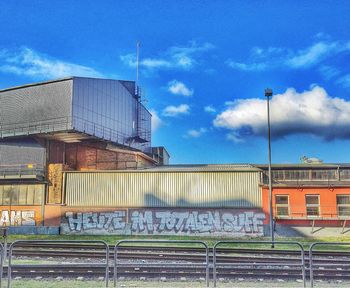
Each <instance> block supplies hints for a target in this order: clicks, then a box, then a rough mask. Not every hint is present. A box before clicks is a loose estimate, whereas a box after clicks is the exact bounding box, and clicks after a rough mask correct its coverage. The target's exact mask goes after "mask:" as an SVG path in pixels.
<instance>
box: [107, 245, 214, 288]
mask: <svg viewBox="0 0 350 288" xmlns="http://www.w3.org/2000/svg"><path fill="white" fill-rule="evenodd" d="M124 243H129V244H130V243H132V244H135V243H139V244H197V245H199V246H202V247H204V249H205V254H203V256H205V262H204V263H203V264H201V263H199V264H194V263H173V262H172V263H161V264H158V265H159V267H162V268H164V267H181V268H188V267H190V268H205V282H206V286H207V287H209V248H208V245H207V244H206V243H205V242H204V241H199V240H193V241H191V240H187V241H186V240H121V241H118V242H117V244H116V245H115V246H114V273H113V283H114V287H117V281H118V267H120V266H122V265H125V264H130V263H129V262H120V263H118V249H119V248H121V247H122V246H121V245H122V244H124ZM143 247H144V246H143ZM166 247H169V246H166ZM157 248H162V247H160V246H157ZM132 264H133V266H135V267H141V266H142V267H147V266H152V267H154V266H155V264H154V263H145V262H143V263H136V262H133V263H132Z"/></svg>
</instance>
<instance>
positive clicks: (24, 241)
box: [7, 240, 109, 288]
mask: <svg viewBox="0 0 350 288" xmlns="http://www.w3.org/2000/svg"><path fill="white" fill-rule="evenodd" d="M25 243H36V244H38V243H39V244H40V243H41V244H49V243H76V244H78V243H88V244H102V245H101V246H102V247H104V248H105V251H106V253H105V260H106V261H105V262H104V263H102V265H104V267H105V277H104V278H105V287H108V282H109V246H108V244H107V243H106V242H105V241H102V240H17V241H15V242H12V244H11V245H10V248H9V259H8V270H7V271H8V272H7V281H8V282H7V285H8V288H10V287H11V281H12V268H13V267H16V266H17V265H14V264H12V254H13V250H14V248H15V246H18V245H19V244H25ZM37 265H39V264H37ZM73 265H75V266H79V263H77V264H73ZM89 265H90V267H91V266H99V267H100V266H101V263H91V262H90V263H89ZM31 266H35V265H33V264H31Z"/></svg>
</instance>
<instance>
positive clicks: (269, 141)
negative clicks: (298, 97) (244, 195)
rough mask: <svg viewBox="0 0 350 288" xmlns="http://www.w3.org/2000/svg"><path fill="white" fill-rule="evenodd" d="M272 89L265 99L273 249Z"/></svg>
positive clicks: (266, 92)
mask: <svg viewBox="0 0 350 288" xmlns="http://www.w3.org/2000/svg"><path fill="white" fill-rule="evenodd" d="M272 94H273V92H272V89H270V88H267V89H265V97H266V99H267V137H268V155H269V208H270V233H271V242H272V248H274V242H275V231H274V225H273V209H272V172H271V125H270V97H272Z"/></svg>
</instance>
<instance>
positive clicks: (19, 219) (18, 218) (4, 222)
mask: <svg viewBox="0 0 350 288" xmlns="http://www.w3.org/2000/svg"><path fill="white" fill-rule="evenodd" d="M0 226H35V212H34V211H14V210H11V211H9V210H2V211H1V217H0Z"/></svg>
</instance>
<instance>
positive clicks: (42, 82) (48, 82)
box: [0, 76, 135, 93]
mask: <svg viewBox="0 0 350 288" xmlns="http://www.w3.org/2000/svg"><path fill="white" fill-rule="evenodd" d="M74 78H83V79H97V80H113V81H120V82H135V81H132V80H121V79H110V78H93V77H81V76H68V77H64V78H58V79H52V80H47V81H40V82H33V83H28V84H23V85H19V86H12V87H8V88H5V89H0V93H1V92H5V91H10V90H16V89H22V88H27V87H32V86H40V85H45V84H50V83H55V82H62V81H67V80H73V79H74Z"/></svg>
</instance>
